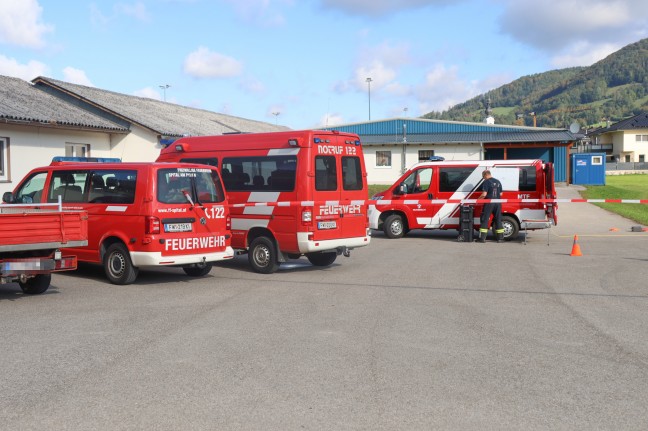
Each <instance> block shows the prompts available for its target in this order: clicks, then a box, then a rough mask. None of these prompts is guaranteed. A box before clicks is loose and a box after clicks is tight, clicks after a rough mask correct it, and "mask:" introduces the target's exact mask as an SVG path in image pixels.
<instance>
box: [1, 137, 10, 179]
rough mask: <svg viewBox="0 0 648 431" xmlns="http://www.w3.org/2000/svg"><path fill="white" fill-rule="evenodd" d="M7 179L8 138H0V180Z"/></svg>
mask: <svg viewBox="0 0 648 431" xmlns="http://www.w3.org/2000/svg"><path fill="white" fill-rule="evenodd" d="M8 180H9V138H0V181H8Z"/></svg>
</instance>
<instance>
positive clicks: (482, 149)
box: [479, 142, 485, 160]
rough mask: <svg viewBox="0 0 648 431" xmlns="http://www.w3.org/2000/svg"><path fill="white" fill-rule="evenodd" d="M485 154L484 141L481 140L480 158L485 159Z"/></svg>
mask: <svg viewBox="0 0 648 431" xmlns="http://www.w3.org/2000/svg"><path fill="white" fill-rule="evenodd" d="M484 157H485V154H484V143H483V142H480V143H479V160H484Z"/></svg>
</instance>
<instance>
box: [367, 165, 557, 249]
mask: <svg viewBox="0 0 648 431" xmlns="http://www.w3.org/2000/svg"><path fill="white" fill-rule="evenodd" d="M486 169H489V170H490V171H491V173H492V175H493V177H494V178H497V179H498V180H500V182H501V183H502V188H503V192H502V196H501V199H514V200H519V199H555V198H556V189H555V185H554V170H553V169H554V168H553V164H552V163H545V162H543V161H542V160H481V161H434V162H422V163H418V164H416V165H414V166H413V167H411V168H410V169H409V170H408V171H407V172H405V173H404V174H403V175H402V176H401V177H400V178H399V179H398V180H397V181H396V182H395V183H394V184H393V185H392V186H391V187H390V188H389V189H387V190H385V191H383V192H380V193H377V194H376V195H374V196H373V197H372V200H376V201H378V202H377V203H376V205H371V206H370V208H369V225H370V227H371V228H372V229H382V230H383V231H384V233H385V235H386V236H387V237H388V238H401V237H402V236H403V235H405V234H406V233H407V232H408V231H410V230H412V229H459V226H460V204H458V203H447V202H442V201H443V200H461V199H477V198H478V197H479V195H480V194H481V185H482V181H483V180H482V172H483V171H484V170H486ZM430 200H437V201H441V202H433V203H425V201H430ZM482 208H483V205H482V204H476V205H475V206H474V227H475V229H479V227H480V221H479V218H480V216H481V210H482ZM557 222H558V215H557V205H556V204H555V203H553V204H552V203H548V204H545V203H540V202H512V203H502V224H503V225H504V239H506V240H511V239H515V238H516V237H517V235H518V233H519V231H520V229H521V228H523V229H528V230H534V229H546V228H549V227H550V226H551V224H554V225H555V224H557Z"/></svg>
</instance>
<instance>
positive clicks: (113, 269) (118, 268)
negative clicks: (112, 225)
mask: <svg viewBox="0 0 648 431" xmlns="http://www.w3.org/2000/svg"><path fill="white" fill-rule="evenodd" d="M103 265H104V271H105V272H106V277H107V278H108V281H110V282H111V283H112V284H119V285H125V284H131V283H133V282H134V281H135V279H136V278H137V274H138V273H139V268H136V267H135V266H133V263H132V262H131V259H130V254H129V253H128V250H127V249H126V247H125V246H124V245H123V244H119V243H118V244H113V245H111V246H110V247H108V250H106V254H105V255H104V259H103Z"/></svg>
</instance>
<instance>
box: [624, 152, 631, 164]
mask: <svg viewBox="0 0 648 431" xmlns="http://www.w3.org/2000/svg"><path fill="white" fill-rule="evenodd" d="M624 159H625V162H626V163H630V154H626V155H625V157H624Z"/></svg>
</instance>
